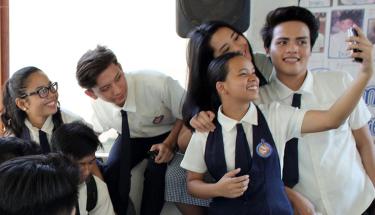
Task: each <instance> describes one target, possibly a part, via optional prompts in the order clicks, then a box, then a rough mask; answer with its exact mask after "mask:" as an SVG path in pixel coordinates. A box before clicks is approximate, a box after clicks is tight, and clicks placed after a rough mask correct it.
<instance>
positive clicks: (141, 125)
mask: <svg viewBox="0 0 375 215" xmlns="http://www.w3.org/2000/svg"><path fill="white" fill-rule="evenodd" d="M125 77H126V82H127V85H128V95H127V98H126V102H125V104H124V106H123V107H121V108H120V107H118V106H116V105H114V104H112V103H109V102H106V101H104V100H101V99H96V100H94V101H93V102H92V107H93V110H94V115H93V124H94V130H95V131H97V132H103V131H106V130H109V129H111V128H113V129H115V130H116V131H117V132H118V133H121V123H122V118H121V112H120V110H125V111H127V113H128V121H129V130H130V137H132V138H136V137H154V136H158V135H161V134H163V133H166V132H169V131H170V130H171V129H172V127H173V125H174V123H175V122H176V119H182V114H181V109H182V102H183V97H184V94H185V90H184V89H183V88H182V87H181V85H180V84H179V83H178V81H176V80H174V79H172V78H171V77H169V76H166V75H165V74H162V73H159V72H155V71H138V72H133V73H126V74H125Z"/></svg>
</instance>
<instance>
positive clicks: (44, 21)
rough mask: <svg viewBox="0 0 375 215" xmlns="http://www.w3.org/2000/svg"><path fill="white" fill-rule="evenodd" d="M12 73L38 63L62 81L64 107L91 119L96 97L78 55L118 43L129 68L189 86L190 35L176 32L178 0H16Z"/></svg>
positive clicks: (121, 58) (12, 15) (115, 48)
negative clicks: (82, 80) (82, 79)
mask: <svg viewBox="0 0 375 215" xmlns="http://www.w3.org/2000/svg"><path fill="white" fill-rule="evenodd" d="M9 4H10V7H9V8H10V9H9V10H10V11H9V13H10V75H12V73H14V72H15V71H16V70H18V69H20V68H22V67H24V66H31V65H32V66H36V67H38V68H40V69H42V70H43V71H44V72H45V73H46V74H47V75H48V76H49V78H50V79H51V81H57V82H59V95H60V99H59V100H60V103H61V106H62V108H65V109H68V110H70V111H73V112H75V113H77V114H79V115H81V116H82V117H84V118H85V119H86V120H87V121H89V122H90V121H91V120H90V117H91V114H92V111H91V107H90V102H89V101H90V98H89V97H87V96H86V95H85V94H84V92H83V90H82V89H81V88H80V87H79V86H78V84H77V81H76V79H75V68H76V64H77V61H78V59H79V58H80V57H81V56H82V54H83V53H85V52H86V51H87V50H88V49H93V48H95V47H96V45H97V44H100V45H106V46H107V47H108V48H110V49H112V50H113V51H114V52H115V54H116V55H117V58H118V59H119V61H120V63H121V64H122V67H123V69H124V71H125V72H126V71H134V70H142V69H152V70H157V71H160V72H163V73H166V74H168V75H170V76H172V77H173V78H174V79H177V80H179V81H180V83H181V85H182V86H185V80H186V57H185V53H186V43H187V41H186V39H182V38H180V37H179V36H178V35H177V33H176V30H175V29H176V24H175V22H176V18H175V17H176V16H175V1H172V0H162V1H158V0H105V1H104V0H12V1H9Z"/></svg>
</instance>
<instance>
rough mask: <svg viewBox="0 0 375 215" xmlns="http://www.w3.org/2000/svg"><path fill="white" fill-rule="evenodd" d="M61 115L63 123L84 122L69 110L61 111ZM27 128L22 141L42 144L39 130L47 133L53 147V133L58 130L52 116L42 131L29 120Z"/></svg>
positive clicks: (26, 123) (26, 121)
mask: <svg viewBox="0 0 375 215" xmlns="http://www.w3.org/2000/svg"><path fill="white" fill-rule="evenodd" d="M60 113H61V119H62V122H63V123H70V122H74V121H84V120H83V118H82V117H80V116H78V115H76V114H74V113H72V112H70V111H68V110H65V109H60ZM25 126H26V128H27V129H24V130H23V132H22V135H21V138H22V139H27V140H32V141H35V142H36V143H37V144H40V138H39V130H42V131H44V132H45V133H46V135H47V140H48V143H49V145H50V146H51V137H52V133H53V131H54V129H56V128H55V127H54V124H53V121H52V115H51V116H49V117H48V118H47V120H46V121H45V122H44V124H43V126H42V128H40V129H39V128H37V127H34V126H33V125H32V124H31V122H30V121H29V120H28V119H25Z"/></svg>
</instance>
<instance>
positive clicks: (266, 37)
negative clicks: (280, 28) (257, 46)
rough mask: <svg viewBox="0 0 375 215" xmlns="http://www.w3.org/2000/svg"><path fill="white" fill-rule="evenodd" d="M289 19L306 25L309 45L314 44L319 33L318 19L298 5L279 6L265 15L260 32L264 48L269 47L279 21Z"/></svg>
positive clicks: (282, 21)
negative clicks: (308, 33)
mask: <svg viewBox="0 0 375 215" xmlns="http://www.w3.org/2000/svg"><path fill="white" fill-rule="evenodd" d="M289 21H300V22H303V23H305V24H306V25H307V27H308V28H309V30H310V45H311V48H312V47H313V46H314V44H315V41H316V38H317V37H318V34H319V25H320V23H319V21H318V19H317V18H316V17H315V16H314V15H313V14H312V13H311V12H310V11H309V10H308V9H306V8H303V7H299V6H288V7H279V8H277V9H275V10H273V11H270V12H269V13H268V15H267V17H266V23H265V24H264V26H263V28H262V29H261V31H260V33H261V35H262V38H263V43H264V47H265V48H269V47H270V45H271V41H272V38H273V30H274V29H275V27H276V26H277V25H279V24H281V23H284V22H289Z"/></svg>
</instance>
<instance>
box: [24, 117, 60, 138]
mask: <svg viewBox="0 0 375 215" xmlns="http://www.w3.org/2000/svg"><path fill="white" fill-rule="evenodd" d="M25 125H26V127H27V128H28V129H30V130H32V131H34V132H38V131H39V130H42V131H44V132H46V133H47V134H52V130H53V126H54V125H53V122H52V116H49V117H48V118H47V119H46V121H45V122H44V124H43V126H42V128H41V129H39V128H37V127H34V126H33V125H32V124H31V122H30V121H29V120H28V119H27V118H26V119H25Z"/></svg>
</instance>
